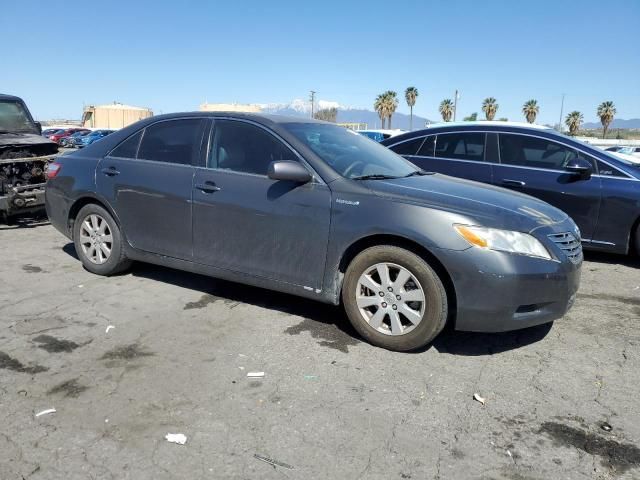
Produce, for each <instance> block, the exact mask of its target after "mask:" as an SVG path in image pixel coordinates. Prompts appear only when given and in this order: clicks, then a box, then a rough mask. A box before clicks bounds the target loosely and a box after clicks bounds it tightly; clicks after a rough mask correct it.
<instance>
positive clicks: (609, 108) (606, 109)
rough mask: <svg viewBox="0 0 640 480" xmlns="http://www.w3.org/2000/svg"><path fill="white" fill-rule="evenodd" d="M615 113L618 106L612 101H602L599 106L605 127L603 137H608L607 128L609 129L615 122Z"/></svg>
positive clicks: (601, 119) (601, 120)
mask: <svg viewBox="0 0 640 480" xmlns="http://www.w3.org/2000/svg"><path fill="white" fill-rule="evenodd" d="M615 114H616V107H615V105H614V104H613V102H611V101H607V102H602V103H601V104H600V106H599V107H598V116H599V117H600V123H602V127H603V132H602V138H606V136H607V130H609V125H610V124H611V122H613V117H614V116H615Z"/></svg>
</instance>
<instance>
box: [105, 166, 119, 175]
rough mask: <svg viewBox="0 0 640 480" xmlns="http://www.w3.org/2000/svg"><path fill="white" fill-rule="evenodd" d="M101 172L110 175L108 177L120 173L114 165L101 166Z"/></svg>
mask: <svg viewBox="0 0 640 480" xmlns="http://www.w3.org/2000/svg"><path fill="white" fill-rule="evenodd" d="M101 172H102V173H104V174H105V175H108V176H110V177H114V176H116V175H120V172H119V171H118V170H116V167H109V168H103V169H102V170H101Z"/></svg>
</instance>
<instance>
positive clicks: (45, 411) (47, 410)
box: [36, 408, 56, 417]
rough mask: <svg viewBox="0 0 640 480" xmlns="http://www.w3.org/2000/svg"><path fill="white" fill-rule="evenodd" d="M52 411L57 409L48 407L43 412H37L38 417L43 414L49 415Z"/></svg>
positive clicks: (54, 411)
mask: <svg viewBox="0 0 640 480" xmlns="http://www.w3.org/2000/svg"><path fill="white" fill-rule="evenodd" d="M50 413H56V409H55V408H48V409H46V410H42V411H41V412H38V413H36V417H40V416H42V415H49V414H50Z"/></svg>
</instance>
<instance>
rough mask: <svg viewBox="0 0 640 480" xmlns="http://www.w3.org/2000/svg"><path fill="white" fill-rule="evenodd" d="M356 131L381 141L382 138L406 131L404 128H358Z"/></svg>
mask: <svg viewBox="0 0 640 480" xmlns="http://www.w3.org/2000/svg"><path fill="white" fill-rule="evenodd" d="M356 133H359V134H360V135H364V136H365V137H369V138H370V139H372V140H375V141H376V142H381V141H382V140H386V139H387V138H391V137H395V136H396V135H400V134H401V133H405V131H404V130H400V129H399V128H398V129H396V130H386V129H385V130H383V129H378V130H356Z"/></svg>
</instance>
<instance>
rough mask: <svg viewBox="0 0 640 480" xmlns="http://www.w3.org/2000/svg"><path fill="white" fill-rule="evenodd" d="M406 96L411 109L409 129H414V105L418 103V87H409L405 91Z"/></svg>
mask: <svg viewBox="0 0 640 480" xmlns="http://www.w3.org/2000/svg"><path fill="white" fill-rule="evenodd" d="M404 98H405V100H406V101H407V105H408V106H409V109H410V111H411V113H410V116H409V130H413V106H414V105H415V104H416V99H417V98H418V89H417V88H416V87H408V88H407V89H406V90H405V91H404Z"/></svg>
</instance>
